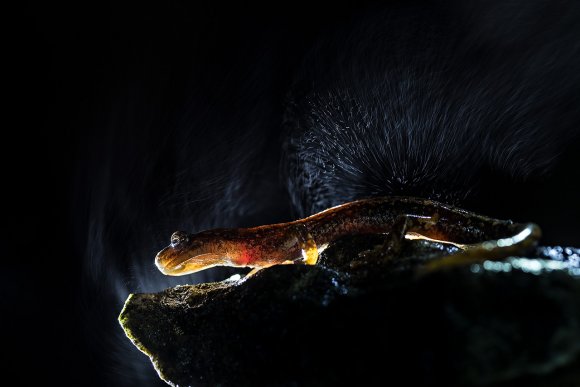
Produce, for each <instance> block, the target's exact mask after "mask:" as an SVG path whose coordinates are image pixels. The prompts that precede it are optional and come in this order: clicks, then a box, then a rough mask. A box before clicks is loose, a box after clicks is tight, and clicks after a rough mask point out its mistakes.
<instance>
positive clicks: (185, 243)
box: [155, 231, 226, 275]
mask: <svg viewBox="0 0 580 387" xmlns="http://www.w3.org/2000/svg"><path fill="white" fill-rule="evenodd" d="M215 241H216V235H215V233H214V232H200V233H198V234H192V235H190V234H187V233H185V232H183V231H176V232H174V233H173V234H172V235H171V244H170V245H169V246H167V247H166V248H164V249H163V250H161V251H160V252H159V253H157V256H156V257H155V265H157V268H158V269H159V270H160V271H161V272H162V273H163V274H166V275H185V274H190V273H195V272H196V271H200V270H204V269H208V268H210V267H213V266H217V265H223V264H226V257H224V256H223V255H222V254H218V253H217V252H216V251H215V246H216V243H215Z"/></svg>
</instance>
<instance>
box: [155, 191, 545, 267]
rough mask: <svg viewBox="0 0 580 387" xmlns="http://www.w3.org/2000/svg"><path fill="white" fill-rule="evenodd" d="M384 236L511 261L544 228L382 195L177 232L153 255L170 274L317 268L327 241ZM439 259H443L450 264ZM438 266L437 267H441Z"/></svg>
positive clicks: (463, 257)
mask: <svg viewBox="0 0 580 387" xmlns="http://www.w3.org/2000/svg"><path fill="white" fill-rule="evenodd" d="M370 233H385V234H391V235H394V236H395V237H398V238H407V239H417V238H421V239H427V240H436V241H439V242H443V243H452V244H454V245H455V246H457V247H459V253H458V254H456V255H457V256H455V257H453V256H451V257H449V259H448V260H447V261H449V262H454V261H457V262H460V261H461V260H463V259H465V256H470V257H474V256H477V257H480V258H485V257H489V256H493V257H506V256H508V255H514V254H516V253H518V252H521V251H524V250H526V249H529V248H530V247H532V246H534V245H535V244H536V243H537V241H538V239H539V238H540V235H541V231H540V228H539V227H538V226H537V225H536V224H534V223H514V222H512V221H510V220H498V219H492V218H488V217H485V216H482V215H478V214H475V213H473V212H469V211H465V210H463V209H460V208H457V207H454V206H451V205H447V204H443V203H439V202H436V201H433V200H427V199H420V198H412V197H379V198H371V199H363V200H357V201H353V202H349V203H345V204H342V205H339V206H336V207H332V208H329V209H327V210H324V211H322V212H319V213H317V214H314V215H311V216H309V217H307V218H304V219H299V220H295V221H292V222H287V223H278V224H271V225H265V226H258V227H252V228H220V229H212V230H206V231H202V232H199V233H196V234H188V233H185V232H182V231H177V232H175V233H173V235H171V243H170V245H169V246H167V247H166V248H164V249H163V250H161V251H160V252H159V253H158V254H157V256H156V257H155V264H156V265H157V268H158V269H159V270H160V271H161V272H162V273H163V274H166V275H172V276H177V275H185V274H190V273H194V272H197V271H200V270H205V269H208V268H211V267H214V266H234V267H251V268H254V270H259V269H263V268H266V267H269V266H272V265H277V264H288V263H304V264H309V265H314V264H316V262H317V260H318V255H319V253H320V252H321V251H323V250H324V249H325V248H326V247H327V246H328V245H329V244H330V243H332V242H333V241H335V240H337V239H338V238H341V237H343V236H346V235H354V234H370ZM441 262H446V261H445V260H443V261H441ZM437 265H438V263H437V262H434V263H433V264H432V266H437Z"/></svg>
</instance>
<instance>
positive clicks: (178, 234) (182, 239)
mask: <svg viewBox="0 0 580 387" xmlns="http://www.w3.org/2000/svg"><path fill="white" fill-rule="evenodd" d="M187 242H189V235H187V233H185V232H183V231H175V232H174V233H173V234H171V247H173V248H174V249H178V248H180V247H183V246H184V245H185V244H186V243H187Z"/></svg>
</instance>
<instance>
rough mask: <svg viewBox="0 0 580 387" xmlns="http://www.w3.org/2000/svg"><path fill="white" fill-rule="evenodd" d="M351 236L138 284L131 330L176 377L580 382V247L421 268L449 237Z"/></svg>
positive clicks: (279, 381)
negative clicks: (301, 259) (392, 241)
mask: <svg viewBox="0 0 580 387" xmlns="http://www.w3.org/2000/svg"><path fill="white" fill-rule="evenodd" d="M381 242H382V239H381V237H380V236H377V235H368V236H358V237H349V238H345V239H342V240H341V241H338V242H337V243H335V244H334V245H333V246H332V247H330V248H329V249H328V250H326V251H325V252H324V253H323V255H322V257H321V260H320V263H319V264H318V265H316V266H302V265H281V266H275V267H271V268H269V269H265V270H262V271H260V272H259V273H258V274H256V275H255V276H253V277H251V278H249V279H247V280H245V281H243V280H242V281H222V282H216V283H207V284H199V285H193V286H178V287H175V288H172V289H167V290H165V291H163V292H160V293H157V294H132V295H131V296H130V297H129V298H128V299H127V301H126V304H125V307H124V309H123V311H122V312H121V315H120V316H119V321H120V322H121V325H122V326H123V329H124V330H125V332H126V334H127V336H128V337H129V338H130V339H131V340H132V341H133V343H134V344H135V345H136V346H137V347H138V348H139V349H140V350H141V351H143V352H144V353H145V354H147V355H148V356H149V357H150V358H151V360H152V362H153V364H154V366H155V368H156V369H157V371H158V372H159V375H160V376H161V378H163V379H164V380H165V381H167V382H168V383H169V384H172V385H179V386H186V385H194V386H215V385H223V386H240V385H252V386H255V385H280V386H304V385H313V386H314V385H316V386H319V385H344V384H353V385H392V386H398V385H405V386H407V385H422V386H435V385H446V386H457V385H462V386H464V385H468V386H489V385H493V386H517V385H522V386H523V385H525V386H529V387H533V386H550V387H552V386H562V387H564V386H569V387H572V386H574V387H577V386H580V264H579V262H580V249H574V248H560V247H554V248H550V247H542V248H538V249H537V250H536V251H534V252H532V253H530V254H528V255H527V256H526V257H525V258H523V257H511V258H508V259H505V260H501V261H486V262H483V263H481V264H471V265H466V266H463V267H456V268H453V269H446V270H440V271H437V272H434V273H431V274H428V275H424V276H419V277H418V276H417V275H416V274H415V271H414V270H413V268H415V267H417V265H420V264H421V262H422V261H424V260H429V259H436V258H437V257H439V256H443V255H445V254H448V253H449V252H450V247H446V246H444V245H441V244H438V243H434V242H426V241H409V242H407V243H406V244H405V246H404V248H403V251H402V253H401V257H397V258H391V259H386V258H381V254H380V253H378V252H376V251H374V252H371V253H367V254H363V256H362V257H361V256H359V253H360V252H361V251H366V250H369V249H373V248H374V247H375V246H377V245H379V244H380V243H381Z"/></svg>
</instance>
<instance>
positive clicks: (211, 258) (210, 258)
mask: <svg viewBox="0 0 580 387" xmlns="http://www.w3.org/2000/svg"><path fill="white" fill-rule="evenodd" d="M172 250H173V248H172V247H171V246H169V247H166V248H164V249H163V250H161V251H160V252H159V253H158V254H157V256H156V257H155V265H156V266H157V268H158V269H159V271H161V272H162V273H163V274H165V275H171V276H180V275H186V274H191V273H195V272H197V271H200V270H204V269H207V268H209V267H213V266H218V265H219V264H220V263H221V261H220V262H218V263H213V262H216V261H217V260H216V258H217V256H216V254H211V253H208V254H200V255H194V256H192V257H189V258H185V259H184V257H180V256H177V257H173V258H171V257H169V258H168V257H167V256H168V255H169V254H170V252H171V251H172Z"/></svg>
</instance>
